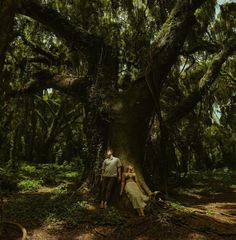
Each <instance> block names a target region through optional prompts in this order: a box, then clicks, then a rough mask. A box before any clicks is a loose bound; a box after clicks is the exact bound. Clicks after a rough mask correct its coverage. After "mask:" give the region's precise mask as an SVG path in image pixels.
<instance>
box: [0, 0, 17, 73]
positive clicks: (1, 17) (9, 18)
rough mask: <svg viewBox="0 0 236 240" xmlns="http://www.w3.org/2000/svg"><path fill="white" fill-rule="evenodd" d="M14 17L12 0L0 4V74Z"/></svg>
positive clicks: (4, 0) (5, 0)
mask: <svg viewBox="0 0 236 240" xmlns="http://www.w3.org/2000/svg"><path fill="white" fill-rule="evenodd" d="M14 15H15V6H14V0H3V1H1V2H0V73H1V71H2V68H3V64H4V60H5V53H6V50H7V47H8V44H9V40H10V35H11V33H12V29H13V22H14Z"/></svg>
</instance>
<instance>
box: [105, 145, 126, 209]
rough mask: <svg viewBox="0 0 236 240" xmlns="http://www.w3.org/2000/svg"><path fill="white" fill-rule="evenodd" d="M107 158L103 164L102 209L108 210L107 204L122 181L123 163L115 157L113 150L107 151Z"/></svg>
mask: <svg viewBox="0 0 236 240" xmlns="http://www.w3.org/2000/svg"><path fill="white" fill-rule="evenodd" d="M106 154H107V158H106V159H105V160H104V162H103V164H102V174H101V183H102V186H101V206H100V207H101V208H107V202H108V201H109V199H110V196H111V192H112V191H113V188H114V185H115V183H116V181H117V178H118V180H119V181H121V166H122V164H121V161H120V159H119V158H116V157H114V156H113V155H112V154H113V152H112V150H111V149H108V150H107V153H106Z"/></svg>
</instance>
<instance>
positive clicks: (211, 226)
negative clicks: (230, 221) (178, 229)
mask: <svg viewBox="0 0 236 240" xmlns="http://www.w3.org/2000/svg"><path fill="white" fill-rule="evenodd" d="M178 215H179V216H173V217H172V223H173V224H175V225H180V226H182V227H185V228H187V229H191V230H194V231H198V232H205V233H211V234H212V233H213V234H216V235H219V236H236V229H233V226H229V225H227V224H224V223H221V222H219V221H217V220H215V219H214V218H211V217H209V216H207V215H206V214H203V213H202V212H197V211H196V212H194V213H190V214H187V215H184V216H181V214H178Z"/></svg>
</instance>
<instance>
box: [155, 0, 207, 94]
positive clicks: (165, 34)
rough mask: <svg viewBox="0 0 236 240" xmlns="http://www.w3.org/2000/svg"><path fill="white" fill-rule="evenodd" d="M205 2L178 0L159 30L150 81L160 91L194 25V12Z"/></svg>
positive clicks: (203, 0) (201, 0) (200, 0)
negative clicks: (151, 80)
mask: <svg viewBox="0 0 236 240" xmlns="http://www.w3.org/2000/svg"><path fill="white" fill-rule="evenodd" d="M205 1H206V0H192V1H191V3H190V1H188V0H178V1H177V3H176V6H175V8H174V9H173V10H172V12H171V14H170V16H169V17H168V19H167V20H166V22H165V23H164V25H163V26H162V28H161V31H160V32H159V34H158V37H157V39H156V41H155V43H154V44H153V46H152V50H151V71H152V79H153V81H154V84H155V86H156V88H157V90H159V91H160V88H161V86H162V83H163V82H164V81H165V79H166V77H167V74H168V73H169V71H170V69H171V67H172V66H173V64H174V63H175V62H176V60H177V58H178V55H179V52H180V49H181V48H182V46H183V44H184V41H185V39H186V36H187V34H188V32H189V30H190V29H191V27H192V25H193V24H194V21H195V17H194V13H195V10H196V9H197V8H198V7H200V6H201V5H202V4H203V3H204V2H205Z"/></svg>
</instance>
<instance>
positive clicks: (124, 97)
mask: <svg viewBox="0 0 236 240" xmlns="http://www.w3.org/2000/svg"><path fill="white" fill-rule="evenodd" d="M152 113H153V101H152V98H151V95H150V93H149V90H148V88H147V86H146V84H145V82H144V81H142V82H137V83H135V84H134V86H132V88H131V89H129V90H127V92H124V93H122V94H121V96H120V97H119V98H117V99H115V100H114V102H113V106H112V121H111V123H110V128H109V146H110V147H111V148H112V149H113V151H114V155H116V156H117V157H119V158H120V159H121V161H122V163H123V166H124V167H126V166H127V165H128V164H131V165H133V166H134V168H135V172H136V174H137V176H138V179H139V182H140V184H141V185H142V187H143V189H144V190H145V191H146V193H149V192H150V189H149V187H148V186H147V184H146V183H145V180H144V177H143V171H142V169H141V162H142V161H143V158H144V152H145V142H146V138H147V134H148V125H149V121H150V118H151V116H152Z"/></svg>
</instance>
